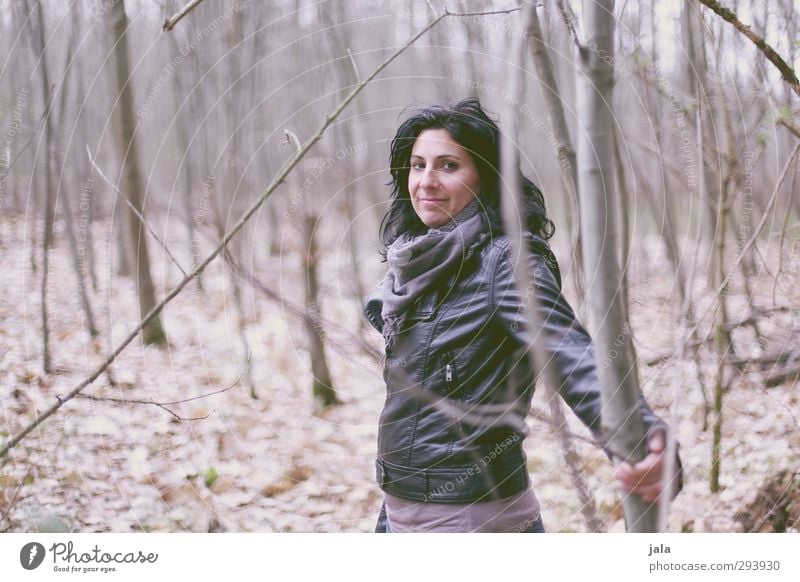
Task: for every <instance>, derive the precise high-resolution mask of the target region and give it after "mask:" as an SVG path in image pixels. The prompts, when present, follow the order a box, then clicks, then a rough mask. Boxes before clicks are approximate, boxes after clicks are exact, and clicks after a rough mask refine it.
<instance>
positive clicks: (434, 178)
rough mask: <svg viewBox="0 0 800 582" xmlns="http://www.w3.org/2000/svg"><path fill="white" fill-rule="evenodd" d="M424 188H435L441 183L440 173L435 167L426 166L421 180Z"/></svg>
mask: <svg viewBox="0 0 800 582" xmlns="http://www.w3.org/2000/svg"><path fill="white" fill-rule="evenodd" d="M419 184H420V186H422V187H423V188H426V189H428V188H435V187H436V186H438V184H439V175H438V173H437V172H436V171H435V170H434V169H433V168H425V170H424V171H423V173H422V179H421V180H420V182H419Z"/></svg>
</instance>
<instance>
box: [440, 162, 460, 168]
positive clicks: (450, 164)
mask: <svg viewBox="0 0 800 582" xmlns="http://www.w3.org/2000/svg"><path fill="white" fill-rule="evenodd" d="M442 168H443V169H445V170H455V169H457V168H458V164H456V163H455V162H451V161H447V162H444V163H443V164H442Z"/></svg>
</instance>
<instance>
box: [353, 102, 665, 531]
mask: <svg viewBox="0 0 800 582" xmlns="http://www.w3.org/2000/svg"><path fill="white" fill-rule="evenodd" d="M498 143H499V131H498V128H497V125H496V124H495V123H494V121H492V120H491V119H490V118H489V117H488V116H487V115H486V113H485V112H484V111H483V109H482V108H481V105H480V103H479V102H478V100H477V99H465V100H463V101H461V102H459V103H457V104H456V105H454V106H452V107H441V106H435V107H429V108H426V109H423V110H420V111H418V112H417V113H416V114H414V115H413V116H412V117H411V118H409V119H408V120H406V121H405V122H404V123H403V124H402V125H401V126H400V128H399V129H398V131H397V134H396V135H395V138H394V140H393V141H392V145H391V176H392V203H391V206H390V209H389V212H388V213H387V215H386V217H385V219H384V221H383V224H382V226H381V236H382V241H383V244H384V245H385V254H384V258H385V260H386V261H387V262H388V266H389V269H388V272H387V274H386V277H385V279H384V280H383V282H382V283H381V285H380V286H379V287H378V288H377V289H376V291H375V292H374V293H373V294H372V295H371V296H370V297H369V298H368V299H367V302H366V304H365V312H366V314H367V317H368V318H369V320H370V322H371V323H372V324H373V326H374V327H375V328H376V329H377V330H378V331H380V332H381V333H382V334H383V336H384V338H385V340H386V364H385V369H384V378H385V380H386V388H387V398H386V403H385V406H384V409H383V412H382V414H381V420H380V428H379V433H378V459H377V478H378V483H379V485H380V486H381V488H382V489H383V490H384V493H385V503H384V506H383V507H382V508H381V515H380V517H379V519H378V525H377V527H376V531H378V532H388V531H391V532H421V531H440V532H466V531H479V532H514V531H516V532H541V531H544V528H543V526H542V521H541V516H540V513H539V503H538V501H537V499H536V496H535V494H534V492H533V489H532V488H531V486H530V482H529V478H528V471H527V467H526V458H525V453H524V452H523V449H522V441H523V439H524V438H525V437H526V436H527V434H528V430H527V426H526V422H525V418H526V416H527V413H528V409H529V406H530V401H531V396H532V394H533V387H534V381H533V377H532V374H531V372H530V366H529V364H528V360H527V356H526V355H525V354H526V349H525V348H526V346H527V345H528V344H529V343H530V341H531V338H530V337H529V335H528V334H527V333H526V332H525V331H524V327H525V326H524V325H523V322H522V319H523V316H522V313H523V308H522V304H523V301H526V302H529V301H528V300H526V299H525V298H524V297H522V296H521V295H520V292H519V291H518V290H517V289H516V288H515V284H514V276H513V268H512V265H511V263H510V260H509V256H508V247H509V241H508V238H507V237H506V236H504V234H503V228H502V223H501V219H500V198H499V196H500V176H499V175H498V173H497V169H498V168H499V167H500V164H499V147H498ZM521 181H522V184H523V189H524V194H525V211H526V223H527V228H528V231H529V232H528V233H526V238H527V242H528V244H529V248H530V251H531V253H530V254H531V257H532V258H531V264H530V265H529V269H530V273H531V277H532V279H533V280H534V281H535V290H534V291H533V292H534V293H535V294H536V299H537V302H536V303H537V305H538V308H539V309H540V314H539V315H540V320H541V321H542V322H543V328H544V332H545V336H546V342H547V348H548V351H549V354H550V355H551V356H552V361H553V363H554V368H555V373H556V375H557V380H558V383H559V393H560V394H561V396H562V397H563V398H564V400H566V402H567V403H568V404H569V406H570V407H571V408H572V410H573V411H574V412H575V413H576V414H577V415H578V416H579V417H580V419H581V420H582V421H583V422H584V423H585V424H586V425H587V426H588V427H589V428H590V429H591V430H592V431H593V432H594V433H595V434H598V431H599V429H600V394H599V389H598V384H597V375H596V367H595V362H594V356H593V352H592V347H591V339H590V337H589V336H588V334H587V333H586V331H585V330H584V329H583V327H581V325H580V324H579V323H578V322H577V321H576V320H575V316H574V314H573V312H572V309H571V308H570V306H569V305H568V304H567V302H566V301H565V299H564V298H563V296H562V295H561V293H560V274H559V269H558V264H557V262H556V259H555V256H554V255H553V253H552V252H551V251H550V248H549V246H548V244H547V242H546V240H547V239H548V238H549V237H550V236H552V234H553V230H554V227H553V224H552V223H551V222H550V221H549V220H548V219H547V215H546V213H545V205H544V199H543V197H542V194H541V192H539V190H538V189H537V188H536V187H535V186H534V185H533V183H532V182H531V181H530V180H528V179H527V178H525V177H524V176H521ZM641 411H642V413H643V416H644V421H645V424H646V426H647V427H648V435H649V438H648V449H649V453H648V455H647V457H646V458H645V459H644V460H643V461H642V462H641V463H639V464H637V465H636V466H631V465H627V464H625V465H622V466H620V468H619V469H618V471H617V477H618V478H619V480H620V483H621V486H622V487H623V489H625V490H626V491H632V492H635V493H638V494H640V495H642V497H643V498H644V499H645V500H647V501H654V500H655V499H657V498H658V496H659V494H660V489H661V480H660V476H661V471H662V464H663V460H662V455H661V453H662V451H663V449H664V424H663V422H662V421H660V419H658V418H657V417H656V416H655V415H654V414H653V412H652V411H651V410H650V408H649V407H648V406H647V404H646V403H645V402H644V400H643V399H642V400H641ZM659 429H660V430H659Z"/></svg>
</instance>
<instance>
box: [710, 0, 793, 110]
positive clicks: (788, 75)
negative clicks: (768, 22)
mask: <svg viewBox="0 0 800 582" xmlns="http://www.w3.org/2000/svg"><path fill="white" fill-rule="evenodd" d="M700 3H702V4H704V5H705V6H706V7H708V8H709V9H711V10H713V11H714V12H716V13H717V14H718V15H719V16H720V17H721V18H722V19H723V20H725V21H726V22H730V23H731V24H732V25H733V26H734V28H736V30H738V31H739V32H741V33H742V34H743V35H744V36H746V37H747V38H748V39H750V41H751V42H752V43H753V44H754V45H756V47H757V48H758V50H760V51H761V52H762V53H764V56H766V57H767V59H769V61H770V62H771V63H772V64H773V65H775V68H777V69H778V71H779V72H780V74H781V77H782V78H783V80H784V81H786V82H787V83H788V84H789V86H790V87H791V88H792V91H794V92H795V93H796V94H797V95H799V96H800V81H798V79H797V75H795V74H794V70H793V69H792V67H791V66H789V65H788V64H787V63H786V61H784V60H783V59H782V58H781V57H780V55H779V54H778V53H777V52H776V51H775V49H774V48H772V47H771V46H770V45H768V44H767V43H766V41H765V40H764V39H763V38H761V37H760V36H758V35H757V34H756V33H754V32H753V31H752V30H751V29H750V27H749V26H748V25H746V24H743V23H742V22H741V21H740V20H739V18H738V17H737V16H736V14H735V13H734V12H733V11H732V10H729V9H727V8H725V7H724V6H722V5H721V4H720V3H719V2H717V1H716V0H700Z"/></svg>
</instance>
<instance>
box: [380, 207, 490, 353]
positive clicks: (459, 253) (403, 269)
mask: <svg viewBox="0 0 800 582" xmlns="http://www.w3.org/2000/svg"><path fill="white" fill-rule="evenodd" d="M480 208H481V204H480V202H479V201H478V199H477V198H474V199H473V200H472V201H471V202H470V203H469V204H467V206H466V207H464V209H463V210H461V212H459V213H458V214H456V215H455V216H454V217H453V219H452V220H451V221H450V222H448V223H447V224H445V225H443V226H441V227H438V228H429V229H428V231H427V232H425V233H424V234H420V235H416V236H414V235H412V234H408V233H405V234H402V235H400V236H399V237H397V239H396V240H395V241H394V242H393V243H392V244H391V245H390V246H389V248H388V249H387V253H386V259H387V261H388V263H389V271H388V273H387V274H386V280H385V282H384V285H383V308H382V309H381V316H382V317H383V321H384V325H383V336H384V338H385V339H386V341H387V346H389V347H391V345H392V343H393V342H394V337H395V336H396V335H397V333H398V332H399V331H400V329H401V328H402V325H403V321H404V320H405V317H406V314H407V312H408V310H409V308H410V307H411V306H412V305H413V304H414V302H415V301H417V299H419V298H420V297H422V296H423V295H425V294H426V293H428V292H429V291H431V290H432V289H433V288H434V287H435V286H436V285H437V284H441V283H443V280H445V278H446V277H447V276H449V275H450V274H452V273H453V272H455V271H457V270H458V268H459V267H460V266H462V265H463V264H464V263H465V262H466V261H467V260H468V259H470V258H471V257H472V256H473V255H474V254H475V252H476V251H477V250H478V249H480V247H481V246H482V245H483V243H484V242H485V241H486V239H487V238H488V236H489V232H488V229H486V228H485V226H484V223H483V221H482V219H481V213H480Z"/></svg>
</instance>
